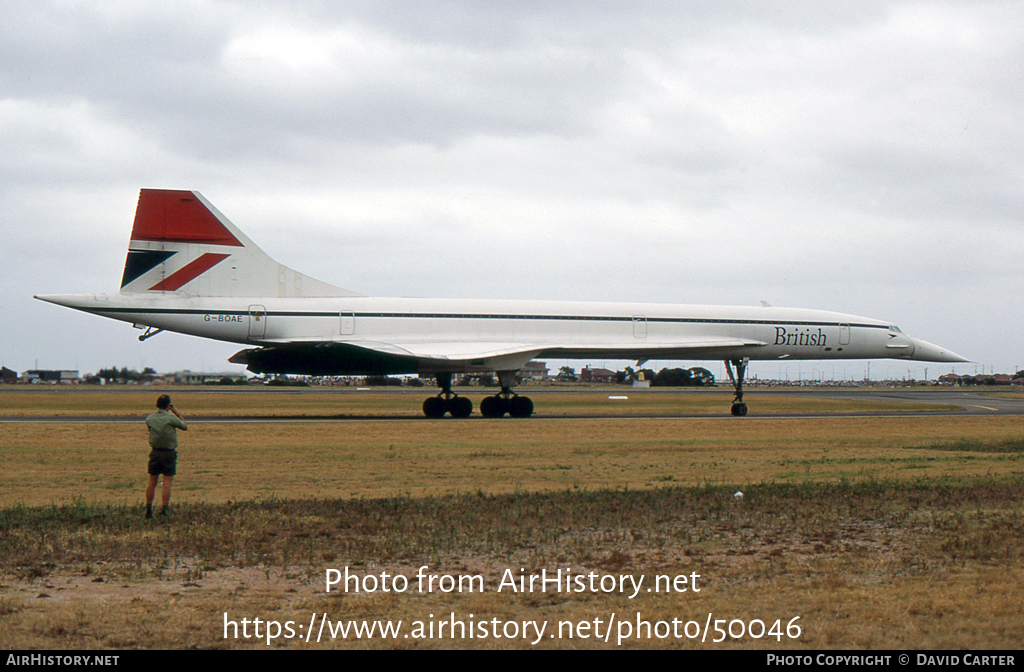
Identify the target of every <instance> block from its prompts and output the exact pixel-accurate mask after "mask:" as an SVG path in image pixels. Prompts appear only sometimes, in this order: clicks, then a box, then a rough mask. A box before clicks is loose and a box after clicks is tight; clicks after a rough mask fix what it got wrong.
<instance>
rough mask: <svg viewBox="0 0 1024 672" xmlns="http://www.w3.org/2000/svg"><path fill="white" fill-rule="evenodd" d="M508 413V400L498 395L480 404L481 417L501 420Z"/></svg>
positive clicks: (485, 398) (486, 398) (487, 398)
mask: <svg viewBox="0 0 1024 672" xmlns="http://www.w3.org/2000/svg"><path fill="white" fill-rule="evenodd" d="M508 411H509V403H508V400H507V399H504V398H502V397H499V396H497V395H495V396H492V397H484V398H483V400H482V401H481V402H480V415H482V416H484V417H485V418H500V417H502V416H503V415H505V414H506V413H508Z"/></svg>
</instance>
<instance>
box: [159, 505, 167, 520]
mask: <svg viewBox="0 0 1024 672" xmlns="http://www.w3.org/2000/svg"><path fill="white" fill-rule="evenodd" d="M160 515H161V516H163V517H164V518H166V517H167V507H166V506H165V507H164V508H162V509H160Z"/></svg>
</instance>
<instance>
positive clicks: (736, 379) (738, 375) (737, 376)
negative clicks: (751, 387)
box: [725, 357, 750, 418]
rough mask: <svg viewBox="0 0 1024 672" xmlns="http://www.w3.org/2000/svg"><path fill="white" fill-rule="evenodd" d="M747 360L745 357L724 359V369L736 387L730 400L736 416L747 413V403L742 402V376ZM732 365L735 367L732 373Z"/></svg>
mask: <svg viewBox="0 0 1024 672" xmlns="http://www.w3.org/2000/svg"><path fill="white" fill-rule="evenodd" d="M749 361H750V360H749V359H747V358H746V357H744V358H743V359H727V360H725V371H726V373H728V374H729V380H731V381H732V384H733V386H735V388H736V396H735V397H733V400H732V414H733V415H734V416H736V417H737V418H742V417H743V416H744V415H746V414H747V405H746V404H744V403H743V377H744V375H745V374H746V373H747V363H748V362H749ZM733 367H736V372H735V373H733Z"/></svg>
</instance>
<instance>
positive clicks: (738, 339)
mask: <svg viewBox="0 0 1024 672" xmlns="http://www.w3.org/2000/svg"><path fill="white" fill-rule="evenodd" d="M36 298H38V299H42V300H43V301H49V302H50V303H55V304H58V305H62V306H67V307H69V308H75V309H77V310H83V311H86V312H89V313H95V314H97V315H101V316H103V317H109V318H112V319H115V320H122V321H125V322H131V323H133V324H134V325H136V326H137V327H140V328H144V329H146V332H145V333H144V334H142V335H141V336H140V337H139V340H146V339H147V338H150V337H151V336H154V335H156V334H158V333H160V332H161V331H164V330H167V331H174V332H179V333H182V334H191V335H194V336H201V337H204V338H212V339H216V340H220V341H228V342H233V343H240V344H245V345H247V346H254V347H249V348H247V349H244V350H241V351H239V352H238V353H236V354H235V355H234V356H232V357H231V358H230V361H231V362H234V363H238V364H246V365H247V367H248V369H249V370H250V371H253V372H254V373H278V374H280V373H289V374H301V375H315V376H332V375H370V374H413V373H416V374H420V375H421V376H430V377H434V378H436V380H437V384H438V386H439V387H440V392H439V393H438V394H437V395H436V396H432V397H429V398H428V399H427V400H426V401H424V402H423V413H424V414H425V415H426V416H428V417H432V418H439V417H443V416H445V415H446V414H449V415H451V416H453V417H459V418H464V417H468V416H469V415H471V414H472V413H473V403H472V402H471V401H470V400H469V399H467V398H466V397H460V396H458V395H457V394H455V393H454V392H452V375H453V374H456V373H491V372H494V373H496V374H497V376H498V381H499V384H500V386H501V391H500V392H499V393H498V394H495V395H492V396H489V397H486V398H484V399H483V401H482V402H481V403H480V413H481V414H482V415H483V416H485V417H489V418H493V417H502V416H505V415H510V416H512V417H529V416H530V415H532V414H533V402H532V401H531V400H530V398H529V397H526V396H520V395H517V394H516V393H515V392H514V391H513V389H512V388H513V386H514V385H515V382H516V373H517V372H518V370H519V369H520V368H521V367H522V366H523V365H524V364H525V363H526V362H527V361H529V360H530V359H533V358H534V357H550V358H556V359H632V360H636V361H637V363H638V365H639V364H642V363H643V362H644V361H647V360H649V359H662V360H665V359H684V360H707V359H719V360H723V361H724V362H725V365H726V371H727V372H728V374H729V378H730V379H731V381H732V384H733V386H734V388H735V398H734V400H733V403H732V414H733V415H737V416H742V415H746V413H747V406H746V404H745V403H744V402H743V379H744V374H745V371H746V367H747V362H748V361H749V360H751V359H754V360H775V359H820V360H824V359H873V358H879V359H906V360H916V361H926V362H966V361H968V360H966V359H964V358H963V357H960V356H959V355H956V354H954V353H952V352H950V351H949V350H946V349H944V348H940V347H938V346H936V345H932V344H931V343H926V342H925V341H921V340H918V339H916V338H911V337H910V336H907V335H906V334H904V333H903V332H902V331H900V330H899V328H897V327H896V326H895V325H893V324H892V323H890V322H882V321H879V320H874V319H870V318H865V317H856V316H854V315H845V314H842V313H833V312H826V311H822V310H805V309H797V308H777V307H772V306H767V305H763V306H761V307H735V306H691V305H664V304H651V303H628V304H627V303H585V302H568V301H557V302H556V301H508V300H502V301H499V300H470V299H407V298H379V297H370V296H362V295H360V294H357V293H355V292H350V291H348V290H345V289H340V288H338V287H334V286H332V285H329V284H327V283H324V282H320V281H318V280H314V279H312V278H310V277H307V276H305V275H302V274H301V273H297V272H295V271H293V270H292V269H290V268H287V267H285V266H282V265H281V264H279V263H277V262H276V261H274V260H273V259H271V258H270V257H269V256H267V254H266V253H264V252H263V251H262V250H261V249H260V248H258V247H257V246H256V245H255V244H254V243H253V242H252V241H251V240H249V238H247V237H246V236H245V234H243V233H242V232H241V231H240V230H239V229H238V228H237V227H236V226H235V225H234V224H232V223H231V221H230V220H228V218H227V217H225V216H224V215H223V214H221V212H220V211H219V210H217V209H216V208H215V207H213V205H211V204H210V203H209V201H207V200H206V199H205V198H203V196H202V195H200V194H199V193H198V192H195V191H174V190H164V189H143V190H142V191H141V192H140V194H139V203H138V208H137V209H136V211H135V224H134V227H133V228H132V236H131V243H130V244H129V247H128V258H127V260H126V262H125V266H124V275H123V276H122V278H121V291H120V292H118V293H117V294H71V295H45V296H37V297H36Z"/></svg>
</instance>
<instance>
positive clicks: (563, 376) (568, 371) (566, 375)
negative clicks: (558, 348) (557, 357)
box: [555, 366, 578, 383]
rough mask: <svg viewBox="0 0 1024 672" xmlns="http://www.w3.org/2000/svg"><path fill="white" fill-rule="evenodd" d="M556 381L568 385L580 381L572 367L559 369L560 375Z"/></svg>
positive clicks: (556, 377)
mask: <svg viewBox="0 0 1024 672" xmlns="http://www.w3.org/2000/svg"><path fill="white" fill-rule="evenodd" d="M555 380H560V381H562V382H566V383H575V382H576V381H577V380H578V378H576V370H575V369H573V368H572V367H571V366H563V367H560V368H559V369H558V375H557V376H555Z"/></svg>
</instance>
